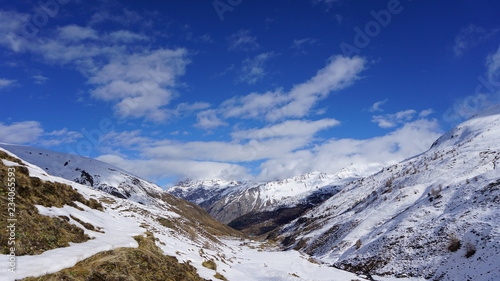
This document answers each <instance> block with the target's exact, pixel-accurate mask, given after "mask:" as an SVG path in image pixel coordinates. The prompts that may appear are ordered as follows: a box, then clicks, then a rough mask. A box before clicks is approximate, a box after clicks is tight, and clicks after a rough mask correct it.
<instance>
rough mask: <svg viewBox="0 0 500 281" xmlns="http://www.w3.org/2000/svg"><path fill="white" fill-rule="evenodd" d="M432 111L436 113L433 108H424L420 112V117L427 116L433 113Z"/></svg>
mask: <svg viewBox="0 0 500 281" xmlns="http://www.w3.org/2000/svg"><path fill="white" fill-rule="evenodd" d="M432 113H434V110H433V109H432V108H429V109H425V110H422V111H421V112H420V113H419V114H418V117H420V118H425V117H427V116H429V115H431V114H432Z"/></svg>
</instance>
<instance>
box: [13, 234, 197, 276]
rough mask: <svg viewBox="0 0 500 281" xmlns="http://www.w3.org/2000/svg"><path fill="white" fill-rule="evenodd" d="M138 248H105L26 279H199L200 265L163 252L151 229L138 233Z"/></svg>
mask: <svg viewBox="0 0 500 281" xmlns="http://www.w3.org/2000/svg"><path fill="white" fill-rule="evenodd" d="M134 238H135V239H136V240H137V242H138V243H139V247H138V248H118V249H115V250H111V251H106V252H101V253H99V254H96V255H94V256H92V257H90V258H88V259H85V260H83V261H81V262H79V263H77V264H76V265H75V266H74V267H71V268H67V269H64V270H61V271H59V272H57V273H53V274H49V275H45V276H41V277H32V278H26V279H23V280H24V281H35V280H39V281H60V280H74V281H88V280H93V281H94V280H96V281H97V280H103V281H104V280H113V281H114V280H117V281H118V280H120V281H121V280H123V281H125V280H127V281H136V280H137V281H139V280H141V281H143V280H144V281H178V280H183V281H184V280H185V281H198V280H206V279H203V278H201V277H200V276H199V275H198V274H197V272H196V268H194V267H193V266H191V265H189V264H186V263H179V261H178V260H177V259H176V258H175V257H171V256H166V255H163V253H162V251H161V249H160V248H158V247H157V246H156V245H155V243H154V237H153V235H152V234H151V233H147V236H146V237H144V236H136V237H134Z"/></svg>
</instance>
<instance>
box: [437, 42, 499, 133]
mask: <svg viewBox="0 0 500 281" xmlns="http://www.w3.org/2000/svg"><path fill="white" fill-rule="evenodd" d="M485 68H486V73H485V75H484V76H483V75H481V76H479V77H478V80H477V83H478V84H477V86H476V89H475V93H473V94H471V95H469V96H467V97H465V98H463V99H460V100H457V101H456V102H455V103H454V104H453V105H452V106H451V107H450V108H449V109H448V110H447V111H446V113H445V114H444V116H443V117H444V119H445V121H447V122H450V123H457V122H460V121H462V120H464V119H467V118H469V117H471V116H473V115H474V114H477V113H478V112H480V111H481V110H484V109H485V108H487V107H489V106H491V105H493V104H496V103H499V102H500V46H499V47H498V49H497V51H496V52H495V53H493V54H490V55H489V56H488V57H487V59H486V64H485Z"/></svg>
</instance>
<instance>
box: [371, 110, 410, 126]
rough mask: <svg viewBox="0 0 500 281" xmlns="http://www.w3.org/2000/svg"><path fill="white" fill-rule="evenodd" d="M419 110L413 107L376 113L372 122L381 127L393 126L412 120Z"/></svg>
mask: <svg viewBox="0 0 500 281" xmlns="http://www.w3.org/2000/svg"><path fill="white" fill-rule="evenodd" d="M416 113H417V112H416V111H415V110H413V109H409V110H404V111H400V112H397V113H394V114H384V115H375V116H373V118H372V122H374V123H377V125H378V126H379V127H380V128H384V129H387V128H393V127H396V126H397V125H399V124H404V123H406V122H408V121H411V120H412V119H413V118H414V117H415V114H416Z"/></svg>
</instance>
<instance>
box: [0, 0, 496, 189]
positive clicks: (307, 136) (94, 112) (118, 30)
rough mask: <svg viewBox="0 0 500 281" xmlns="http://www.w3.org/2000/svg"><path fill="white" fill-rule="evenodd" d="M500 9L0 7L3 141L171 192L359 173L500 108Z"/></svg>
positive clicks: (320, 2)
mask: <svg viewBox="0 0 500 281" xmlns="http://www.w3.org/2000/svg"><path fill="white" fill-rule="evenodd" d="M499 14H500V4H499V3H498V1H493V0H486V1H469V0H468V1H416V0H413V1H410V0H401V1H397V0H384V1H355V0H296V1H291V0H290V1H249V0H232V1H228V0H220V1H163V2H162V3H158V1H77V0H44V1H40V2H38V1H16V2H12V1H10V2H7V1H1V2H0V59H1V62H2V63H1V64H0V96H1V98H2V111H1V113H0V141H1V142H8V143H19V144H27V145H33V146H38V147H44V148H48V149H52V150H57V151H62V152H70V153H77V154H80V155H83V156H89V157H94V158H97V159H100V160H103V161H106V162H109V163H111V164H114V165H117V166H119V167H122V168H124V169H127V170H129V171H131V172H134V173H136V174H138V175H140V176H143V177H145V178H148V179H150V180H153V181H155V182H157V183H159V184H161V185H170V184H172V183H175V182H176V181H178V180H182V179H185V178H192V179H199V178H200V179H201V178H226V179H239V180H249V179H254V180H272V179H281V178H286V177H290V176H295V175H299V174H302V173H307V172H312V171H322V172H328V173H334V172H338V171H339V170H341V169H342V168H345V167H350V168H353V167H355V168H356V169H357V170H358V171H359V172H364V171H370V170H371V169H376V168H377V167H380V165H385V164H388V163H395V162H397V161H401V160H403V159H405V158H407V157H410V156H412V155H415V154H418V153H421V152H423V151H425V150H426V149H427V148H428V147H429V146H430V145H431V144H432V142H434V141H435V139H436V138H437V137H439V135H440V134H441V133H443V132H444V131H446V130H448V129H449V128H451V127H452V126H454V125H456V124H458V122H460V121H462V120H464V119H466V118H468V117H470V116H471V115H473V114H474V113H476V112H478V111H479V110H481V109H483V108H485V107H487V106H489V105H492V104H495V103H498V102H499V97H500V94H499V89H500V84H499V82H498V81H499V80H500V79H499V73H500V49H499V44H500V21H499V19H498V18H499V17H498V15H499Z"/></svg>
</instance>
